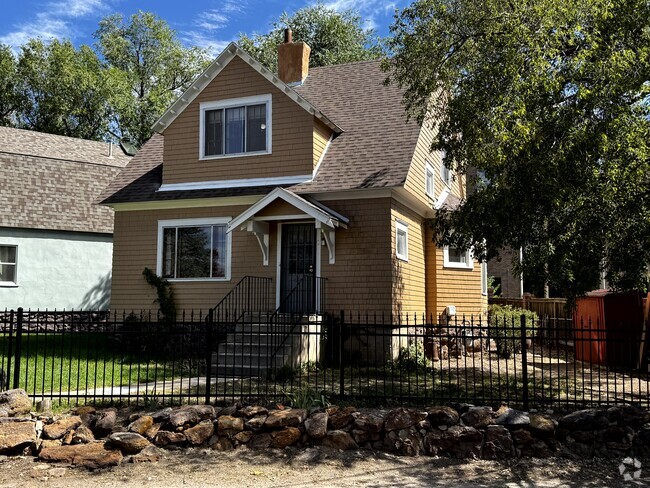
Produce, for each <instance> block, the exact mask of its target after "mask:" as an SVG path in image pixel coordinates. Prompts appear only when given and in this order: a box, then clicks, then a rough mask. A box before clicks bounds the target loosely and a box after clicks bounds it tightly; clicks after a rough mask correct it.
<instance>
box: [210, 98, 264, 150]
mask: <svg viewBox="0 0 650 488" xmlns="http://www.w3.org/2000/svg"><path fill="white" fill-rule="evenodd" d="M200 139H201V140H200V145H201V148H200V158H201V159H213V158H223V157H233V156H248V155H255V154H270V153H271V95H261V96H255V97H246V98H238V99H232V100H221V101H218V102H204V103H202V104H201V137H200Z"/></svg>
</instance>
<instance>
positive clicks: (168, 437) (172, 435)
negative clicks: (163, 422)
mask: <svg viewBox="0 0 650 488" xmlns="http://www.w3.org/2000/svg"><path fill="white" fill-rule="evenodd" d="M186 440H187V439H186V438H185V434H183V433H182V432H169V431H168V430H161V431H160V432H158V433H157V434H156V437H155V439H154V443H155V444H156V445H157V446H169V445H173V444H182V443H183V442H185V441H186Z"/></svg>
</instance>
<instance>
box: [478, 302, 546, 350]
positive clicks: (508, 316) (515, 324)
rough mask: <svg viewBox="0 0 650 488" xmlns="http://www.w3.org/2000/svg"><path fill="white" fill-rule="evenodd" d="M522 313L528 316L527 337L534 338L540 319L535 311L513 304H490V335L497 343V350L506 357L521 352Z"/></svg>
mask: <svg viewBox="0 0 650 488" xmlns="http://www.w3.org/2000/svg"><path fill="white" fill-rule="evenodd" d="M522 315H523V316H525V317H526V337H528V338H532V337H533V336H534V335H535V329H536V328H537V323H538V321H539V317H538V316H537V314H536V313H535V312H533V311H531V310H525V309H523V308H516V307H512V306H511V305H505V306H502V305H490V306H489V307H488V324H489V330H490V337H491V338H492V339H494V342H495V343H496V345H497V352H498V353H499V355H500V356H502V357H504V358H509V357H510V356H511V355H512V354H514V353H518V352H521V316H522Z"/></svg>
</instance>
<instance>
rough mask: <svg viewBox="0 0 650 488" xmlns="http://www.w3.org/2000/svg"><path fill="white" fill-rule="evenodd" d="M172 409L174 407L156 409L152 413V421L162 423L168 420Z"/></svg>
mask: <svg viewBox="0 0 650 488" xmlns="http://www.w3.org/2000/svg"><path fill="white" fill-rule="evenodd" d="M173 411H174V409H173V408H171V407H167V408H163V409H162V410H158V411H157V412H154V413H152V414H151V418H153V421H154V422H156V423H161V424H164V423H166V422H169V416H170V415H171V414H172V412H173Z"/></svg>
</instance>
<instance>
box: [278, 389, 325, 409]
mask: <svg viewBox="0 0 650 488" xmlns="http://www.w3.org/2000/svg"><path fill="white" fill-rule="evenodd" d="M283 393H284V396H285V397H286V398H287V400H288V401H289V406H290V407H292V408H302V409H305V410H310V409H312V408H314V407H320V408H327V407H329V406H330V402H329V399H328V398H327V395H326V394H325V391H321V392H320V393H317V392H316V391H314V390H312V389H311V387H309V386H306V387H304V388H299V389H298V390H295V391H293V392H286V391H285V392H283Z"/></svg>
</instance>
